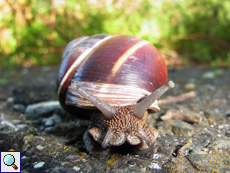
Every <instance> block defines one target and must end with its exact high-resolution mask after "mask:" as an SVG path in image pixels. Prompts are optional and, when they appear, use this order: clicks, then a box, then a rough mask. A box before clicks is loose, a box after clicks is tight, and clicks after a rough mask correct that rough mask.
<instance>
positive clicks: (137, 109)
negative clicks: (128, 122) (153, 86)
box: [133, 81, 175, 118]
mask: <svg viewBox="0 0 230 173" xmlns="http://www.w3.org/2000/svg"><path fill="white" fill-rule="evenodd" d="M174 86H175V84H174V82H173V81H169V82H168V83H167V84H165V85H163V86H161V87H160V88H158V89H157V90H155V91H154V92H152V93H151V94H150V95H148V96H147V97H145V99H144V100H142V101H141V102H139V103H137V104H136V105H135V106H133V111H134V113H135V115H136V116H137V117H139V118H142V117H143V116H144V113H145V111H147V109H148V108H149V106H150V105H151V104H152V103H153V102H154V101H155V100H156V99H158V98H159V97H160V96H161V95H163V94H164V93H165V92H166V91H167V90H168V89H169V88H174Z"/></svg>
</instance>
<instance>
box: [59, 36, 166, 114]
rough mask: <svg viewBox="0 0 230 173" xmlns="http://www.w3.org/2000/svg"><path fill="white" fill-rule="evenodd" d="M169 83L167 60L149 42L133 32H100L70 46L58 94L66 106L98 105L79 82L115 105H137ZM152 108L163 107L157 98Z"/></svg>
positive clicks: (64, 57) (60, 75) (61, 69)
mask: <svg viewBox="0 0 230 173" xmlns="http://www.w3.org/2000/svg"><path fill="white" fill-rule="evenodd" d="M166 82H167V68H166V65H165V62H164V60H163V58H162V57H161V55H160V54H159V52H158V51H157V50H156V48H155V47H154V46H152V45H151V44H150V43H149V42H147V41H145V40H142V39H140V38H137V37H133V36H129V35H115V36H111V35H103V34H100V35H93V36H89V37H88V36H85V37H81V38H78V39H75V40H73V41H71V42H70V43H69V44H68V45H67V47H66V49H65V52H64V54H63V57H62V65H61V68H60V71H59V76H58V96H59V101H60V103H61V104H62V106H63V107H64V108H66V109H69V108H71V109H74V108H73V106H74V107H75V106H77V107H82V108H90V107H91V108H92V107H94V105H92V103H90V102H89V101H87V100H86V99H84V98H82V96H80V95H79V94H78V92H77V91H76V90H75V87H76V84H78V86H79V87H80V88H83V89H85V90H86V91H88V92H89V93H91V94H92V95H94V96H96V97H98V98H99V99H101V100H102V101H104V102H106V103H109V104H110V105H112V106H125V105H134V104H136V103H137V102H138V101H139V100H141V99H143V98H144V97H145V96H147V95H149V94H150V93H152V92H153V91H155V90H156V89H157V88H159V87H161V86H162V85H164V84H166ZM150 109H154V110H159V107H158V105H157V101H156V102H154V103H153V104H152V105H151V106H150ZM67 111H68V110H67Z"/></svg>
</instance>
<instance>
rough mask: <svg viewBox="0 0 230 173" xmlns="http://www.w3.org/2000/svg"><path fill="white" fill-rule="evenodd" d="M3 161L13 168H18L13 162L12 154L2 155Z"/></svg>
mask: <svg viewBox="0 0 230 173" xmlns="http://www.w3.org/2000/svg"><path fill="white" fill-rule="evenodd" d="M3 162H4V164H5V165H7V166H12V167H13V168H14V169H15V170H17V169H18V167H17V166H16V165H15V164H14V163H15V158H14V156H13V155H12V154H7V155H5V156H4V157H3Z"/></svg>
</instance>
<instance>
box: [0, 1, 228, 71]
mask: <svg viewBox="0 0 230 173" xmlns="http://www.w3.org/2000/svg"><path fill="white" fill-rule="evenodd" d="M98 33H107V34H112V35H114V34H129V35H134V36H137V37H141V38H143V39H146V40H148V41H149V42H151V43H152V44H154V45H155V46H156V47H157V48H158V49H159V50H160V51H161V53H162V55H163V56H164V58H165V59H166V61H167V63H168V64H169V65H184V66H187V65H205V66H214V67H230V1H229V0H201V1H197V0H152V1H150V0H149V1H147V0H78V1H73V0H41V1H33V0H17V1H15V0H0V36H1V41H0V62H1V63H0V69H3V68H8V69H9V68H12V67H20V66H22V67H30V66H36V65H47V64H60V61H61V56H62V53H63V51H64V48H65V46H66V44H67V43H68V42H69V41H70V40H72V39H74V38H77V37H80V36H83V35H92V34H98Z"/></svg>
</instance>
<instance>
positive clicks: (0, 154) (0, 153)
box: [0, 151, 21, 173]
mask: <svg viewBox="0 0 230 173" xmlns="http://www.w3.org/2000/svg"><path fill="white" fill-rule="evenodd" d="M2 153H9V154H12V155H13V156H14V154H13V153H19V155H20V159H19V165H17V167H18V168H19V169H18V170H15V171H13V172H21V151H0V159H1V161H0V172H1V173H7V172H2V164H4V162H3V160H2ZM14 157H15V156H14Z"/></svg>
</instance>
